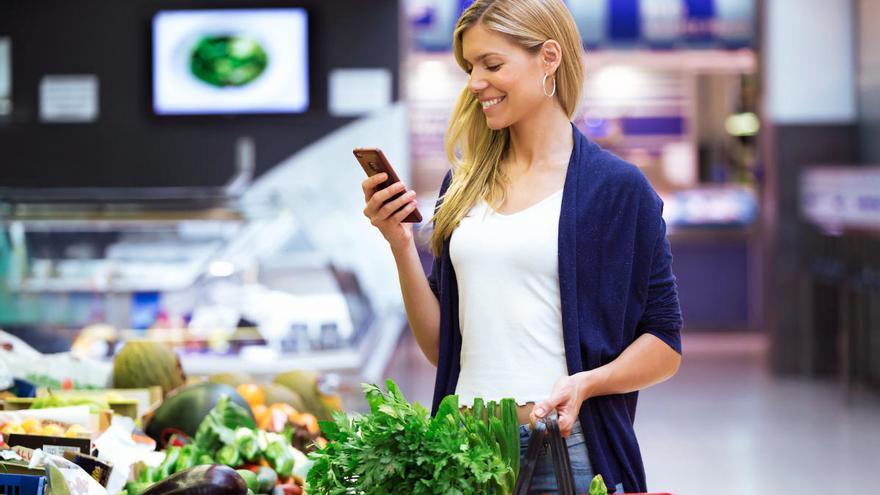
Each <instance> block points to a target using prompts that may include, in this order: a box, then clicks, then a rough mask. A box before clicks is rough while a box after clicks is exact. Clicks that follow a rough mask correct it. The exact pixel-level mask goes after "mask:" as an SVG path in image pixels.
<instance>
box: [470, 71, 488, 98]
mask: <svg viewBox="0 0 880 495" xmlns="http://www.w3.org/2000/svg"><path fill="white" fill-rule="evenodd" d="M486 86H488V83H486V80H485V79H483V78H481V77H478V76H474V75H473V74H471V75H470V76H468V88H470V90H471V93H474V94H478V93H479V92H480V91H482V90H484V89H486Z"/></svg>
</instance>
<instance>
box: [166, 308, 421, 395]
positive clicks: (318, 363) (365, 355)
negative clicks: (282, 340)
mask: <svg viewBox="0 0 880 495" xmlns="http://www.w3.org/2000/svg"><path fill="white" fill-rule="evenodd" d="M405 325H406V317H405V314H404V313H403V311H402V310H400V311H395V312H391V313H390V314H386V315H385V316H384V317H382V318H379V319H376V320H374V322H373V324H372V325H371V326H370V327H369V328H368V329H367V331H366V333H365V335H364V337H363V339H362V340H361V341H360V345H358V346H357V347H356V348H350V349H340V350H321V351H310V352H303V353H298V354H286V355H285V354H281V355H278V357H277V358H274V359H265V358H257V357H255V358H254V359H248V358H247V357H245V356H210V355H197V354H190V355H187V354H182V355H181V364H182V366H183V369H184V371H185V372H186V374H187V375H210V374H214V373H224V372H228V371H230V370H235V371H238V372H243V373H249V374H252V375H276V374H278V373H279V372H282V371H286V370H291V369H310V370H318V371H351V370H357V371H359V372H360V374H361V376H362V377H364V379H367V380H374V381H375V380H379V379H380V378H381V377H382V373H383V372H384V370H385V367H386V365H387V364H388V361H389V359H390V358H391V354H392V353H393V352H394V348H395V347H396V345H397V341H398V339H399V338H400V333H401V331H402V330H403V329H404V328H405ZM260 357H264V356H260Z"/></svg>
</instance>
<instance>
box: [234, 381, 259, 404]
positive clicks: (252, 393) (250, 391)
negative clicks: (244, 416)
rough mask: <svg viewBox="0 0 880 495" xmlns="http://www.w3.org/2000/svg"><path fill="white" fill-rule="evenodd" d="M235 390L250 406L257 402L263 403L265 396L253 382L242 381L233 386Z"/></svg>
mask: <svg viewBox="0 0 880 495" xmlns="http://www.w3.org/2000/svg"><path fill="white" fill-rule="evenodd" d="M235 391H236V392H238V393H239V394H240V395H241V396H242V397H244V400H246V401H247V403H248V404H250V405H251V407H252V408H253V407H254V406H256V405H258V404H265V402H266V396H265V395H263V390H262V389H261V388H260V387H259V386H258V385H254V384H253V383H242V384H241V385H239V386H237V387H235Z"/></svg>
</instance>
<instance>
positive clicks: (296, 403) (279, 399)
mask: <svg viewBox="0 0 880 495" xmlns="http://www.w3.org/2000/svg"><path fill="white" fill-rule="evenodd" d="M260 389H261V390H262V391H263V395H264V396H265V397H266V405H267V406H271V405H272V404H278V403H282V404H290V405H291V406H293V408H294V409H296V410H297V411H299V412H306V405H305V402H303V399H302V397H300V396H299V394H298V393H296V392H294V391H293V390H291V389H289V388H287V387H285V386H284V385H279V384H277V383H269V384H266V385H260Z"/></svg>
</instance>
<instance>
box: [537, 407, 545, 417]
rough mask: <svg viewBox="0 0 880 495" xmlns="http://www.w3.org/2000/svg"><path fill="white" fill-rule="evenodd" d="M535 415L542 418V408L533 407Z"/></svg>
mask: <svg viewBox="0 0 880 495" xmlns="http://www.w3.org/2000/svg"><path fill="white" fill-rule="evenodd" d="M535 416H540V417H542V418H543V417H544V410H543V409H541V408H540V407H539V408H537V409H535Z"/></svg>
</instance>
